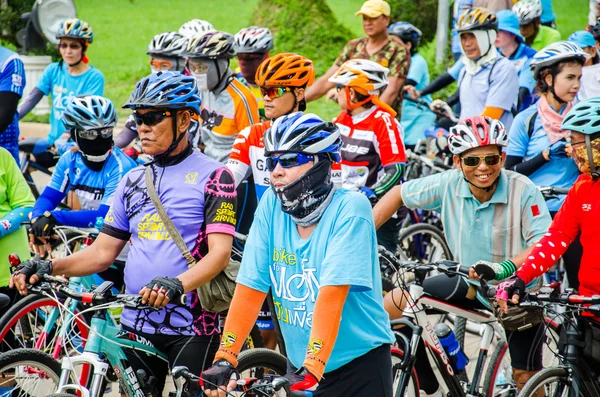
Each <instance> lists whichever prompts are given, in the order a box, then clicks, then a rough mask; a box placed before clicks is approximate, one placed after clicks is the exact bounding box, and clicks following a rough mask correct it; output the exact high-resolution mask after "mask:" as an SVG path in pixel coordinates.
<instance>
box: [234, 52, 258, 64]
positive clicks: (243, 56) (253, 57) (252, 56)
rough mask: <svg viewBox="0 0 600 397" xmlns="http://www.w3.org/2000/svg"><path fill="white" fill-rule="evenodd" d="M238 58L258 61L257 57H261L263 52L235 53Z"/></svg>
mask: <svg viewBox="0 0 600 397" xmlns="http://www.w3.org/2000/svg"><path fill="white" fill-rule="evenodd" d="M237 57H238V60H240V61H245V62H252V61H258V60H259V59H263V57H264V54H245V53H243V54H237Z"/></svg>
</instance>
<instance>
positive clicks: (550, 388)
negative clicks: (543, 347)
mask: <svg viewBox="0 0 600 397" xmlns="http://www.w3.org/2000/svg"><path fill="white" fill-rule="evenodd" d="M571 387H572V385H571V381H570V380H569V371H568V370H567V369H566V368H564V367H559V368H546V369H543V370H541V371H540V372H538V373H537V374H536V375H535V376H533V377H532V378H531V379H529V381H528V382H527V383H526V384H525V387H523V389H522V390H521V393H519V397H529V396H531V397H537V394H536V393H537V390H538V389H540V388H542V390H544V391H545V395H546V396H552V397H561V396H564V397H566V396H570V395H571V394H570V391H569V390H570V388H571ZM581 395H583V394H581Z"/></svg>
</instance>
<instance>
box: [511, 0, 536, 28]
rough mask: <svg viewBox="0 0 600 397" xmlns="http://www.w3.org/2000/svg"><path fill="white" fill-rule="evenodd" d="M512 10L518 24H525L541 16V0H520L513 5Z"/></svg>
mask: <svg viewBox="0 0 600 397" xmlns="http://www.w3.org/2000/svg"><path fill="white" fill-rule="evenodd" d="M512 11H513V12H514V13H515V14H516V15H517V18H519V24H521V25H527V24H528V23H529V22H531V21H533V20H534V19H536V18H539V17H541V16H542V2H541V1H540V0H521V1H519V2H518V3H517V4H515V5H514V6H513V8H512Z"/></svg>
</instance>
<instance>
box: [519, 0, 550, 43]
mask: <svg viewBox="0 0 600 397" xmlns="http://www.w3.org/2000/svg"><path fill="white" fill-rule="evenodd" d="M512 10H513V12H514V13H515V14H516V15H517V18H519V24H520V25H521V27H520V29H521V34H522V35H523V37H524V38H525V44H527V45H528V46H530V47H531V48H533V49H534V50H536V51H540V50H541V49H542V48H544V47H546V46H547V45H549V44H552V43H554V42H557V41H559V40H560V32H559V31H558V30H556V29H552V28H551V27H548V26H545V25H542V21H541V19H540V18H541V16H542V3H541V1H540V0H520V1H519V2H518V3H516V4H515V5H514V6H513V8H512Z"/></svg>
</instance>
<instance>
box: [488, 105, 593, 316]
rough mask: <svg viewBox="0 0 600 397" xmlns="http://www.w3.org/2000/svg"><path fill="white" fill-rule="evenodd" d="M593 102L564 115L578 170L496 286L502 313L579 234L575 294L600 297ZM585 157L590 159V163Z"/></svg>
mask: <svg viewBox="0 0 600 397" xmlns="http://www.w3.org/2000/svg"><path fill="white" fill-rule="evenodd" d="M599 105H600V101H599V99H598V98H591V99H587V100H585V101H582V102H579V103H578V104H577V105H575V106H574V107H573V108H572V109H571V111H570V112H569V113H568V114H567V115H566V117H565V118H564V120H563V121H562V124H561V127H562V128H563V129H564V130H567V131H570V132H571V133H570V138H571V146H572V149H573V160H575V161H574V162H575V163H576V164H577V167H578V168H579V170H580V171H581V173H582V175H580V176H579V178H578V179H577V182H575V185H574V186H573V188H572V189H571V190H569V194H568V195H567V198H566V200H565V202H564V204H563V205H562V207H561V208H560V209H559V210H558V213H557V214H556V216H555V217H554V220H553V221H552V224H551V225H550V228H549V230H548V233H547V234H546V235H545V236H544V237H543V238H542V239H541V240H540V241H539V242H538V244H536V246H535V247H534V248H533V250H532V251H531V253H530V254H529V256H528V257H527V259H526V260H525V262H524V263H523V265H522V266H520V267H519V269H518V270H517V272H516V274H515V276H514V277H513V278H511V279H509V280H507V281H505V282H503V283H502V284H500V285H499V286H498V289H497V292H496V299H497V300H498V303H499V304H500V306H501V307H502V308H503V309H504V310H505V311H507V310H508V308H507V304H506V303H507V301H508V302H511V303H513V304H517V303H518V301H519V299H520V298H522V297H523V291H524V288H523V285H525V284H527V283H528V282H529V280H532V279H534V278H536V277H538V276H539V275H541V274H543V273H544V272H546V271H547V270H548V269H549V268H551V267H552V266H553V265H554V263H555V262H556V261H557V260H558V259H559V258H560V257H561V256H563V255H564V254H565V252H566V251H567V250H568V247H569V245H570V244H572V243H573V241H575V240H576V239H577V238H578V237H577V236H578V235H579V234H580V233H581V243H582V245H583V246H584V248H585V249H584V250H583V256H582V258H581V268H580V270H579V275H578V276H579V281H580V284H579V293H580V294H581V295H585V296H592V295H598V294H600V288H599V287H598V279H599V277H600V274H599V273H598V266H597V258H598V254H599V252H598V250H599V247H598V240H597V238H596V229H597V226H598V223H597V222H598V212H597V211H598V208H599V207H600V204H599V203H598V198H599V197H600V194H599V193H598V189H599V188H600V185H599V184H598V178H599V177H600V173H599V172H598V170H599V169H600V161H599V159H600V129H599V128H598V125H599V121H600V116H599V115H598V111H597V110H596V109H598V106H599ZM590 159H591V160H590Z"/></svg>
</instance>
